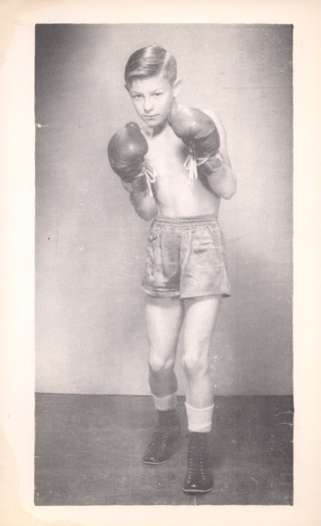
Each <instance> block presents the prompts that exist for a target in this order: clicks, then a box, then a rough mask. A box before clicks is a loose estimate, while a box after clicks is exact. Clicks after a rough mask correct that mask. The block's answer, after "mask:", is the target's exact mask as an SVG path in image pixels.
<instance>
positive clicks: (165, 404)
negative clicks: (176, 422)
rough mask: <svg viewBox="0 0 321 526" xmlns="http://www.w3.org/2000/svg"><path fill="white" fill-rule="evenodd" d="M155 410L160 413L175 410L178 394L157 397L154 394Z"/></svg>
mask: <svg viewBox="0 0 321 526" xmlns="http://www.w3.org/2000/svg"><path fill="white" fill-rule="evenodd" d="M153 398H154V404H155V409H157V410H158V411H170V410H171V409H175V408H176V405H177V396H176V393H171V394H169V395H166V396H155V395H154V394H153Z"/></svg>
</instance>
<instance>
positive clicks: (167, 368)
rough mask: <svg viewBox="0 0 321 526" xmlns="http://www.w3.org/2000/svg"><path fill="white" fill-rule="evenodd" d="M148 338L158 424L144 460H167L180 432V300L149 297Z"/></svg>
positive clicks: (152, 386) (150, 381)
mask: <svg viewBox="0 0 321 526" xmlns="http://www.w3.org/2000/svg"><path fill="white" fill-rule="evenodd" d="M145 313H146V326H147V335H148V341H149V349H150V351H149V384H150V389H151V392H152V395H153V398H154V403H155V408H156V410H157V414H158V426H157V428H156V430H155V432H154V435H153V438H152V441H151V443H150V444H149V446H148V448H147V450H146V453H145V455H144V458H143V460H144V462H145V463H148V464H158V463H160V462H163V461H164V460H167V459H168V458H169V456H170V455H171V453H172V450H173V446H174V443H175V442H176V440H177V438H178V435H179V421H178V417H177V415H176V391H177V380H176V376H175V372H174V366H175V357H176V347H177V342H178V337H179V333H180V329H181V325H182V320H183V305H182V303H181V302H180V300H177V299H168V298H154V297H149V298H148V299H147V303H146V310H145Z"/></svg>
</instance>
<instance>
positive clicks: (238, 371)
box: [36, 24, 292, 394]
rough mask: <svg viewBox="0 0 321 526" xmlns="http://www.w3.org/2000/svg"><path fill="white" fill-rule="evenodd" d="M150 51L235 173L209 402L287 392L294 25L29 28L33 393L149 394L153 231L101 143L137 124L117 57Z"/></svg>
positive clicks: (225, 219)
mask: <svg viewBox="0 0 321 526" xmlns="http://www.w3.org/2000/svg"><path fill="white" fill-rule="evenodd" d="M155 42H156V43H159V44H161V45H163V46H165V47H168V48H169V49H171V50H172V51H173V52H174V54H175V55H176V57H177V60H178V64H179V75H180V77H181V78H182V80H183V84H182V91H181V95H180V100H181V101H182V102H183V103H186V104H188V105H194V106H197V107H201V108H207V109H212V110H217V111H219V112H220V114H221V117H222V119H223V122H224V125H225V128H226V130H227V136H228V144H229V150H230V155H231V158H232V163H233V166H234V169H235V172H236V174H237V177H238V193H237V195H236V196H234V197H233V199H232V200H231V201H225V202H224V201H223V202H222V206H221V214H220V219H221V223H222V226H223V228H224V231H225V237H226V242H227V248H228V258H229V268H230V273H231V280H232V286H233V292H232V297H231V298H229V299H225V300H224V301H223V306H222V309H221V313H220V318H219V322H218V325H217V329H216V333H215V336H214V339H213V348H212V351H211V363H212V370H213V381H214V383H215V386H216V387H215V390H216V393H217V394H291V393H292V343H291V338H292V328H291V327H292V324H291V311H292V305H291V300H292V266H291V250H292V28H291V26H277V25H268V26H264V25H187V24H186V25H185V24H182V25H176V24H175V25H173V24H171V25H112V26H108V25H39V26H37V30H36V123H37V127H36V250H37V253H36V267H37V269H36V275H37V284H36V285H37V294H36V298H37V302H36V320H37V323H36V369H37V371H36V388H37V391H39V392H57V393H59V392H66V393H68V392H69V393H126V394H130V393H132V394H146V393H148V388H147V374H146V360H147V344H146V337H145V329H144V318H143V305H144V294H143V292H142V291H141V290H140V280H141V275H142V270H143V261H144V243H145V236H146V232H147V228H148V224H147V223H145V222H144V221H142V220H141V219H139V218H138V216H136V215H135V212H134V211H133V209H132V208H131V206H130V204H129V201H128V195H127V193H126V192H125V191H124V190H123V189H122V187H121V185H120V183H119V181H118V179H117V177H116V176H115V175H114V174H113V173H112V172H111V169H110V168H109V165H108V163H107V158H106V144H107V141H108V139H109V137H110V136H111V135H112V133H113V132H114V131H115V130H116V129H117V128H119V127H120V126H121V125H123V124H125V123H126V122H127V121H129V120H133V119H136V116H135V113H134V110H133V109H132V108H131V103H130V100H129V99H128V95H127V93H126V91H125V89H124V88H123V69H124V65H125V62H126V60H127V58H128V56H129V54H130V53H131V52H132V51H134V50H135V49H137V48H139V47H142V46H145V45H149V44H151V43H155ZM178 374H179V378H180V385H181V392H183V387H184V379H183V377H182V373H181V370H180V368H179V367H178Z"/></svg>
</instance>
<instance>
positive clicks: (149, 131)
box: [143, 121, 169, 137]
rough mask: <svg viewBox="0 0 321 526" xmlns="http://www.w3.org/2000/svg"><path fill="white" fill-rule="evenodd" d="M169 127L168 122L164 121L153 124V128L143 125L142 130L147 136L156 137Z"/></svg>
mask: <svg viewBox="0 0 321 526" xmlns="http://www.w3.org/2000/svg"><path fill="white" fill-rule="evenodd" d="M168 128H169V124H168V122H167V121H165V122H164V123H163V124H161V125H160V126H155V127H154V128H149V127H148V126H143V131H144V133H145V134H146V135H147V136H148V137H156V136H157V135H160V134H161V133H163V132H164V131H166V129H168Z"/></svg>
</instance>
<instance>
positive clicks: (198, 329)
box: [183, 295, 221, 346]
mask: <svg viewBox="0 0 321 526" xmlns="http://www.w3.org/2000/svg"><path fill="white" fill-rule="evenodd" d="M220 304H221V296H217V295H209V296H200V297H196V298H189V299H185V300H184V306H185V323H184V335H183V336H184V345H185V346H186V345H189V344H193V343H198V342H203V343H207V342H208V343H209V342H210V339H211V336H212V333H213V330H214V328H215V323H216V320H217V317H218V313H219V307H220Z"/></svg>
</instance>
